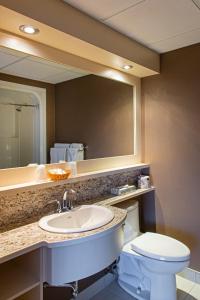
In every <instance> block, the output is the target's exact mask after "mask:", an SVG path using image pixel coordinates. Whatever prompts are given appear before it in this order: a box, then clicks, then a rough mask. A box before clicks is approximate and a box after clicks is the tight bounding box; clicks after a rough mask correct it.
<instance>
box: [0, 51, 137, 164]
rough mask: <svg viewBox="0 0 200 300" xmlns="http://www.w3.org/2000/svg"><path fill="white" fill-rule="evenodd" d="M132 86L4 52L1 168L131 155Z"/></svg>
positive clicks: (1, 57) (0, 54)
mask: <svg viewBox="0 0 200 300" xmlns="http://www.w3.org/2000/svg"><path fill="white" fill-rule="evenodd" d="M133 121H134V120H133V87H132V86H130V85H127V84H124V83H122V82H119V81H115V80H111V79H108V78H103V77H100V76H96V75H94V74H89V73H88V72H86V71H84V70H80V69H77V68H74V67H72V66H66V65H61V64H58V63H55V62H50V61H47V60H44V59H40V58H37V57H32V56H30V55H26V54H24V53H21V52H17V51H13V50H8V49H6V48H0V168H11V167H20V166H26V165H28V164H30V163H38V164H39V163H50V162H59V161H60V160H66V161H76V160H83V159H93V158H103V157H110V156H120V155H129V154H132V153H133V146H134V145H133Z"/></svg>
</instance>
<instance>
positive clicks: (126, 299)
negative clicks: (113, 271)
mask: <svg viewBox="0 0 200 300" xmlns="http://www.w3.org/2000/svg"><path fill="white" fill-rule="evenodd" d="M102 299H103V300H134V298H133V297H132V296H130V295H129V294H127V293H126V292H125V291H124V290H122V289H121V288H120V287H119V285H118V284H117V282H114V283H112V284H111V285H109V286H108V287H107V288H105V289H104V290H103V291H101V292H100V293H98V294H97V295H96V296H94V297H93V298H91V299H90V300H102ZM135 300H136V299H135Z"/></svg>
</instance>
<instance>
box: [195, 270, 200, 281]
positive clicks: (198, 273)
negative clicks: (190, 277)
mask: <svg viewBox="0 0 200 300" xmlns="http://www.w3.org/2000/svg"><path fill="white" fill-rule="evenodd" d="M195 275H196V276H195V281H196V283H198V284H200V272H196V274H195Z"/></svg>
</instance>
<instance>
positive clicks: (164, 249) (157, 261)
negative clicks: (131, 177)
mask: <svg viewBox="0 0 200 300" xmlns="http://www.w3.org/2000/svg"><path fill="white" fill-rule="evenodd" d="M124 241H125V243H124V247H123V250H122V253H121V255H120V260H119V263H118V283H119V285H120V286H121V288H122V289H124V290H125V291H126V292H127V293H129V294H130V295H132V296H133V297H135V298H136V299H139V300H176V299H177V298H176V277H175V275H176V273H178V272H181V271H182V270H183V269H184V268H186V267H187V266H188V265H189V261H190V250H189V248H188V247H187V246H186V245H184V244H183V243H181V242H179V241H177V240H176V239H173V238H171V237H168V236H166V235H162V234H158V233H151V232H147V233H144V234H141V233H140V230H139V210H138V202H136V203H135V204H134V205H132V206H129V207H128V208H127V218H126V221H125V225H124Z"/></svg>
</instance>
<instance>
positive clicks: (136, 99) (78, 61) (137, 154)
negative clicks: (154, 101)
mask: <svg viewBox="0 0 200 300" xmlns="http://www.w3.org/2000/svg"><path fill="white" fill-rule="evenodd" d="M0 46H1V47H4V48H8V49H11V50H16V51H20V52H23V53H26V54H29V55H32V56H35V57H39V58H42V59H46V60H49V61H52V62H55V63H58V64H62V65H71V66H73V67H75V68H79V69H81V70H85V71H87V72H90V73H92V74H94V75H97V76H101V77H105V78H108V79H113V80H117V81H120V82H123V83H126V84H129V85H132V86H133V127H134V128H133V146H134V149H133V154H132V158H133V164H134V163H140V162H141V79H140V78H139V77H135V76H133V75H129V74H127V73H125V72H123V71H119V70H116V69H112V68H110V67H108V66H104V65H100V64H98V63H96V62H93V61H90V60H87V59H85V58H81V57H78V56H76V55H73V54H70V53H67V52H64V51H62V50H59V49H55V48H52V47H50V46H48V45H44V44H40V43H38V42H36V41H33V40H28V39H25V38H22V37H20V36H15V35H13V34H11V33H7V32H3V31H0ZM128 157H130V155H128ZM113 158H115V157H113ZM96 160H98V159H96ZM88 161H90V160H88Z"/></svg>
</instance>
